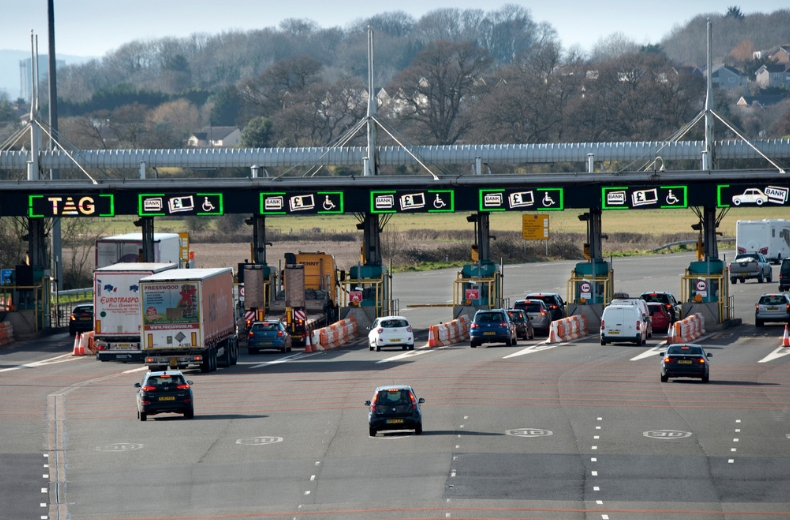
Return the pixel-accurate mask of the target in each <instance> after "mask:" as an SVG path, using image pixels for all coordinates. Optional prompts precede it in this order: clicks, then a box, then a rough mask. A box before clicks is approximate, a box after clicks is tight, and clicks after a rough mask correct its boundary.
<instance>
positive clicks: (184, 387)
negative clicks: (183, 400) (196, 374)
mask: <svg viewBox="0 0 790 520" xmlns="http://www.w3.org/2000/svg"><path fill="white" fill-rule="evenodd" d="M176 388H177V389H178V390H189V385H178V386H177V387H176Z"/></svg>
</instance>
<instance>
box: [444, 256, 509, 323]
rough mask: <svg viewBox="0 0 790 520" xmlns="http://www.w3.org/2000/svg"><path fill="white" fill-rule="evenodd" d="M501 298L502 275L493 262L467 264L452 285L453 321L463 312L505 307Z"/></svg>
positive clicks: (472, 312) (505, 304)
mask: <svg viewBox="0 0 790 520" xmlns="http://www.w3.org/2000/svg"><path fill="white" fill-rule="evenodd" d="M507 306H508V305H507V302H506V301H505V300H504V299H503V298H502V273H501V272H500V270H499V265H498V264H495V263H493V262H490V261H488V262H480V263H479V264H467V265H465V266H463V267H462V268H461V270H460V271H458V273H457V274H456V279H455V282H454V284H453V319H456V318H458V316H460V315H461V314H464V311H470V312H471V314H474V313H475V312H477V311H478V310H481V309H496V308H501V307H507Z"/></svg>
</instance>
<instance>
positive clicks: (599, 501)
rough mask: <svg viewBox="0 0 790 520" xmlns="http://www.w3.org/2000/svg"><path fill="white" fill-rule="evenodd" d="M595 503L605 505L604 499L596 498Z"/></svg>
mask: <svg viewBox="0 0 790 520" xmlns="http://www.w3.org/2000/svg"><path fill="white" fill-rule="evenodd" d="M595 503H596V504H598V505H599V506H602V505H603V500H596V501H595Z"/></svg>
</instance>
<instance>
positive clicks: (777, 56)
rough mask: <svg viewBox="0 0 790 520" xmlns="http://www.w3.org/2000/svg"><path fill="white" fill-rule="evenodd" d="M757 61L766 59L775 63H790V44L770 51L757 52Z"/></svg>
mask: <svg viewBox="0 0 790 520" xmlns="http://www.w3.org/2000/svg"><path fill="white" fill-rule="evenodd" d="M753 57H754V59H755V60H759V59H762V58H765V59H767V60H769V61H772V62H773V63H790V44H785V45H778V46H776V47H774V48H773V49H771V50H769V51H755V52H754V54H753Z"/></svg>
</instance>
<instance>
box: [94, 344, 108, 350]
mask: <svg viewBox="0 0 790 520" xmlns="http://www.w3.org/2000/svg"><path fill="white" fill-rule="evenodd" d="M96 350H107V347H106V346H105V345H96Z"/></svg>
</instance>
